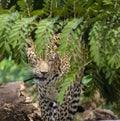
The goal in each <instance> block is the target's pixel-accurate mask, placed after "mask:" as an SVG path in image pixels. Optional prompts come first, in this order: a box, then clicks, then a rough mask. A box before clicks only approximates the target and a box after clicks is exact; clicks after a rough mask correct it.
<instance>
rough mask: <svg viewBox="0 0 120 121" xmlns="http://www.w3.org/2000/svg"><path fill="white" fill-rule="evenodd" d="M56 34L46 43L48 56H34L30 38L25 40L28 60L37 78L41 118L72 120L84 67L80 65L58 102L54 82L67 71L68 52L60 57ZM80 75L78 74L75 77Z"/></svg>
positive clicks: (58, 120) (44, 119) (56, 120)
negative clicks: (60, 100)
mask: <svg viewBox="0 0 120 121" xmlns="http://www.w3.org/2000/svg"><path fill="white" fill-rule="evenodd" d="M58 42H59V39H58V36H54V37H53V41H52V40H51V41H50V44H51V45H48V52H49V53H48V54H47V60H43V59H42V58H41V57H37V56H36V54H35V46H34V44H33V42H31V41H30V40H29V41H28V40H27V41H26V43H27V45H28V47H27V49H26V50H27V57H28V61H29V63H30V64H31V67H32V69H33V73H34V75H35V78H36V80H38V94H39V107H40V110H41V119H42V121H73V117H74V114H75V112H76V111H77V107H78V104H79V100H80V93H81V80H82V77H83V72H84V69H80V70H79V72H78V73H77V76H76V77H75V81H74V82H73V83H71V84H70V85H69V86H68V88H67V89H66V91H65V93H64V98H63V102H62V104H59V103H58V102H57V98H58V93H59V92H58V90H57V89H56V88H55V83H56V82H57V81H58V80H59V79H60V78H61V77H62V76H64V75H66V74H67V73H68V72H69V71H70V59H69V58H68V54H66V53H65V55H64V56H63V57H62V58H61V57H60V53H59V52H58V51H57V48H58V45H59V44H58ZM78 77H81V78H78Z"/></svg>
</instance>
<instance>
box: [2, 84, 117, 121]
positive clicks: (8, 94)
mask: <svg viewBox="0 0 120 121" xmlns="http://www.w3.org/2000/svg"><path fill="white" fill-rule="evenodd" d="M31 99H32V96H31V95H30V93H29V91H28V89H27V88H26V87H25V86H24V83H23V82H11V83H7V84H2V85H0V121H41V119H40V109H39V107H38V105H37V103H32V101H31ZM87 105H88V104H85V105H83V107H84V109H85V111H84V112H82V113H79V112H77V113H76V116H75V121H96V120H105V119H107V120H108V119H112V120H115V119H117V116H115V115H114V113H113V112H112V111H110V110H105V109H97V108H96V107H95V106H93V105H91V104H89V106H87Z"/></svg>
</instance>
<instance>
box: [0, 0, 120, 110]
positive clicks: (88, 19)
mask: <svg viewBox="0 0 120 121" xmlns="http://www.w3.org/2000/svg"><path fill="white" fill-rule="evenodd" d="M0 3H1V4H0V59H1V60H2V59H3V60H2V61H1V63H0V65H1V66H0V83H1V82H5V81H11V80H12V81H15V80H19V78H20V79H25V78H26V77H28V74H26V76H25V74H22V73H23V72H24V73H25V72H26V70H25V69H26V68H27V67H28V65H27V58H26V53H25V47H26V44H25V39H27V38H30V39H33V40H34V41H35V43H36V45H37V47H36V53H37V54H39V52H42V53H43V54H44V52H45V49H46V46H47V44H48V40H49V39H50V38H51V35H52V34H54V33H61V35H60V47H59V51H60V52H61V53H62V54H63V53H64V52H66V51H69V52H70V59H71V71H70V73H69V74H68V75H67V76H66V77H64V79H65V80H66V81H65V83H64V84H65V85H66V82H69V81H70V80H72V79H73V77H74V75H75V73H76V72H77V69H78V68H79V67H80V66H82V65H81V64H80V62H81V60H80V56H81V52H82V54H84V55H85V61H86V63H85V66H86V70H85V76H84V78H83V82H82V83H83V85H84V86H85V87H86V91H85V94H84V98H85V97H89V98H92V96H93V95H94V92H95V90H99V92H100V94H101V96H102V97H103V98H104V99H105V101H106V105H105V106H108V107H110V106H112V109H114V110H115V111H118V112H119V110H120V100H119V99H120V61H119V60H120V26H119V25H120V1H119V0H96V1H94V0H0ZM62 54H61V56H62ZM3 61H4V62H3ZM11 61H12V62H11ZM13 63H14V64H15V67H14V68H16V69H12V67H13V65H14V64H13ZM16 64H17V65H18V66H16ZM23 66H26V68H25V69H24V68H23ZM6 68H7V69H6ZM21 68H22V70H21ZM3 70H4V71H3ZM8 70H9V71H8ZM2 73H4V74H2ZM16 73H17V76H16ZM19 73H20V74H19ZM12 74H13V76H14V77H11V75H12ZM5 75H8V76H9V80H8V79H7V78H5V77H6V76H5ZM22 75H23V76H22ZM18 77H19V78H18ZM1 79H2V80H1ZM67 84H68V83H67ZM63 90H64V89H63ZM108 102H109V103H108Z"/></svg>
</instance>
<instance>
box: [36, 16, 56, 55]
mask: <svg viewBox="0 0 120 121" xmlns="http://www.w3.org/2000/svg"><path fill="white" fill-rule="evenodd" d="M57 19H58V18H53V19H43V20H41V21H40V22H39V24H38V25H37V30H36V32H35V33H36V41H35V42H36V45H37V46H36V51H37V53H38V54H39V53H40V52H41V51H42V50H45V48H46V47H47V45H48V40H49V39H50V37H51V35H52V34H53V33H54V27H55V25H54V24H55V22H56V21H57Z"/></svg>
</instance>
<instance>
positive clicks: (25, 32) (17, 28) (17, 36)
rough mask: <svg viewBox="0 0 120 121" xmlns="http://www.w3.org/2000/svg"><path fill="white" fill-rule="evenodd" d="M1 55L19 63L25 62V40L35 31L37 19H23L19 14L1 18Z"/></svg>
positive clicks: (6, 15) (5, 15) (4, 15)
mask: <svg viewBox="0 0 120 121" xmlns="http://www.w3.org/2000/svg"><path fill="white" fill-rule="evenodd" d="M0 20H1V23H0V24H1V26H2V27H1V28H0V50H1V51H0V54H2V55H3V54H5V53H6V54H7V55H8V56H11V57H12V58H13V59H14V58H15V61H16V62H17V63H19V62H24V58H25V53H24V51H25V39H26V38H28V37H29V34H30V32H31V31H32V30H33V26H35V24H34V20H35V17H31V18H23V17H22V16H20V14H18V13H13V14H11V15H8V14H3V15H1V16H0Z"/></svg>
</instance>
